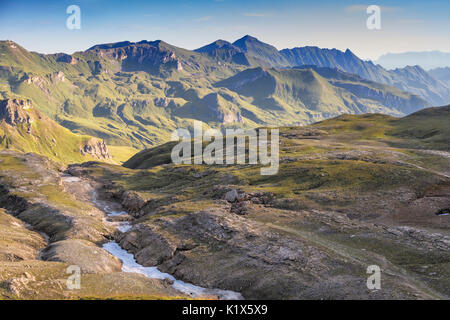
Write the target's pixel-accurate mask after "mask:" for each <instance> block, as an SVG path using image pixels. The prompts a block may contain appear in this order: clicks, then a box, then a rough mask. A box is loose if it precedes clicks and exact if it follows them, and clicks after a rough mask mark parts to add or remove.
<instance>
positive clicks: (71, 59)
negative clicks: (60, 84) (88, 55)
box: [56, 53, 78, 64]
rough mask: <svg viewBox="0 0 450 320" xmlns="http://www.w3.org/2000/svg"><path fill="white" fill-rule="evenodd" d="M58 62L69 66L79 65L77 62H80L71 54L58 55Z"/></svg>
mask: <svg viewBox="0 0 450 320" xmlns="http://www.w3.org/2000/svg"><path fill="white" fill-rule="evenodd" d="M56 61H57V62H64V63H69V64H77V62H78V60H77V58H74V57H72V56H71V55H70V54H66V53H57V54H56Z"/></svg>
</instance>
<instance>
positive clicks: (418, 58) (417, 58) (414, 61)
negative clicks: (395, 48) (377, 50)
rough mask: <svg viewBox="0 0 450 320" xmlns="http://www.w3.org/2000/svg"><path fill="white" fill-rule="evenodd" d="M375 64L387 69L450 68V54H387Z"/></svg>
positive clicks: (428, 52)
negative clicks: (418, 66)
mask: <svg viewBox="0 0 450 320" xmlns="http://www.w3.org/2000/svg"><path fill="white" fill-rule="evenodd" d="M375 63H377V64H380V65H382V66H383V67H384V68H386V69H396V68H404V67H406V66H411V65H420V66H421V67H422V68H423V69H425V70H430V69H436V68H445V67H450V52H442V51H437V50H435V51H422V52H402V53H387V54H384V55H382V56H381V57H379V58H378V59H377V60H376V61H375Z"/></svg>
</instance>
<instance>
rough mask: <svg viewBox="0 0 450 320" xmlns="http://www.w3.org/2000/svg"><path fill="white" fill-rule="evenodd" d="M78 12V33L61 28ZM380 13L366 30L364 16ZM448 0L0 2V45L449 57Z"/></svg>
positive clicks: (66, 49)
mask: <svg viewBox="0 0 450 320" xmlns="http://www.w3.org/2000/svg"><path fill="white" fill-rule="evenodd" d="M70 5H78V6H79V7H80V10H81V28H80V29H75V30H70V29H68V28H67V27H66V20H67V18H68V17H69V14H67V13H66V9H67V7H68V6H70ZM369 5H378V6H380V8H381V29H380V30H369V29H368V28H367V25H366V21H367V19H368V17H369V14H367V12H366V9H367V7H368V6H369ZM449 14H450V1H448V0H428V1H424V0H408V1H406V0H391V1H381V0H380V1H377V0H372V1H370V2H367V3H365V2H364V1H353V0H340V1H336V0H314V1H303V0H272V1H268V0H190V1H189V0H185V1H181V0H179V1H175V0H172V1H171V0H159V1H154V0H147V1H137V0H121V1H116V0H109V1H108V0H89V1H88V0H81V1H75V0H69V1H67V0H55V1H49V0H40V1H31V0H0V40H6V39H8V40H13V41H15V42H17V43H18V44H20V45H21V46H23V47H25V48H26V49H28V50H31V51H37V52H40V53H56V52H65V53H69V54H70V53H73V52H76V51H82V50H86V49H88V48H89V47H91V46H93V45H95V44H99V43H109V42H118V41H124V40H129V41H140V40H164V41H165V42H168V43H170V44H172V45H175V46H178V47H182V48H186V49H196V48H198V47H201V46H203V45H206V44H208V43H211V42H213V41H215V40H217V39H223V40H227V41H230V42H233V41H235V40H237V39H238V38H241V37H243V36H244V35H247V34H249V35H252V36H254V37H257V38H258V39H259V40H261V41H264V42H266V43H270V44H272V45H274V46H275V47H277V48H278V49H284V48H293V47H301V46H319V47H322V48H337V49H340V50H345V49H347V48H349V49H350V50H351V51H353V52H354V53H355V54H356V55H358V56H359V57H361V58H363V59H377V58H378V57H379V56H380V55H382V54H385V53H388V52H392V53H398V52H406V51H432V50H440V51H444V52H450V19H449Z"/></svg>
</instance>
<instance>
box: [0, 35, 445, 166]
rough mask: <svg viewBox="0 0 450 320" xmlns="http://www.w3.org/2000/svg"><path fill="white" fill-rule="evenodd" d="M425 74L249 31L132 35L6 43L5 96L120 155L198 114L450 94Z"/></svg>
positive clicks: (378, 104) (351, 107)
mask: <svg viewBox="0 0 450 320" xmlns="http://www.w3.org/2000/svg"><path fill="white" fill-rule="evenodd" d="M413 71H415V72H416V73H417V72H418V73H421V76H420V77H415V75H414V74H416V73H414V72H413ZM422 71H423V70H419V69H418V68H417V67H415V68H414V69H406V68H405V70H403V71H401V70H397V71H395V72H394V71H387V70H385V69H383V68H381V67H380V66H375V65H373V64H372V63H371V62H366V61H362V60H360V59H359V58H357V57H356V56H355V55H354V54H352V53H351V52H350V51H349V50H348V51H346V52H340V51H338V50H328V49H319V48H312V47H305V48H296V49H292V50H288V51H286V50H282V51H278V50H277V49H276V48H274V47H272V46H270V45H268V44H265V43H262V42H260V41H259V40H257V39H256V38H253V37H249V36H246V37H244V38H242V39H240V40H238V41H236V42H234V43H233V44H231V43H228V42H226V41H222V40H221V41H216V42H214V43H212V44H210V45H208V46H205V47H203V48H200V49H198V50H194V51H190V50H185V49H182V48H178V47H175V46H172V45H169V44H167V43H165V42H163V41H152V42H150V41H141V42H136V43H134V42H128V41H126V42H119V43H112V44H102V45H96V46H94V47H92V48H90V49H88V50H86V51H84V52H77V53H74V54H73V55H67V54H51V55H43V54H39V53H35V52H29V51H27V50H26V49H24V48H22V47H21V46H19V45H18V44H16V43H14V42H12V41H2V42H0V95H1V96H2V97H3V99H14V98H17V99H21V100H30V101H31V102H32V103H33V106H34V108H35V109H37V110H39V111H41V112H42V113H43V114H45V115H46V116H47V117H48V118H49V119H52V120H54V121H55V122H57V123H58V124H60V125H62V126H63V127H65V128H67V129H69V130H70V131H71V132H73V133H75V134H80V135H89V136H93V137H97V138H98V139H100V140H104V141H105V142H106V144H108V146H109V147H110V150H111V153H112V155H113V157H115V158H117V159H119V160H125V159H126V158H127V157H128V155H130V156H131V154H132V153H133V152H135V151H136V149H144V148H147V147H151V146H155V145H158V144H161V143H164V142H167V141H168V140H169V139H170V134H171V132H172V131H173V130H174V129H177V128H189V127H190V126H192V123H193V120H200V121H203V123H204V124H205V126H208V127H214V128H222V129H224V128H254V127H261V126H292V125H305V124H309V123H313V122H316V121H320V120H324V119H327V118H330V117H334V116H337V115H340V114H343V113H350V114H359V113H385V114H390V115H394V116H402V115H405V114H408V113H411V112H414V111H417V110H420V109H422V108H425V107H429V106H431V104H430V102H431V103H433V104H435V103H436V102H437V101H441V100H446V99H447V97H448V96H450V94H449V95H448V96H446V95H447V94H448V92H447V91H448V88H447V87H445V86H444V85H443V84H442V83H441V82H439V81H438V80H435V79H434V78H432V77H431V76H429V75H428V74H427V73H426V72H425V71H423V72H424V73H423V72H422ZM410 77H412V78H414V79H416V80H417V79H420V80H417V81H410V80H411V78H410ZM428 77H429V78H428ZM441 85H442V86H441ZM446 90H447V91H446ZM447 102H448V101H447ZM440 104H444V103H440ZM28 151H32V150H28ZM56 153H57V154H58V155H59V154H60V153H59V152H56ZM45 154H53V153H52V152H47V153H45Z"/></svg>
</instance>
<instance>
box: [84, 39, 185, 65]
mask: <svg viewBox="0 0 450 320" xmlns="http://www.w3.org/2000/svg"><path fill="white" fill-rule="evenodd" d="M89 51H94V52H96V53H97V54H99V55H100V56H101V57H104V58H108V59H113V60H116V61H118V62H120V63H121V66H122V70H123V71H147V72H150V73H159V72H160V71H162V69H161V68H163V69H165V70H168V71H169V70H176V71H181V70H183V66H182V63H181V61H180V60H179V59H178V58H177V56H176V54H175V52H173V51H172V50H170V49H169V48H168V46H167V45H166V44H165V43H164V42H162V41H152V42H151V41H141V42H137V43H133V42H129V41H125V42H121V43H116V44H113V45H97V46H94V47H92V48H90V49H89Z"/></svg>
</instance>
